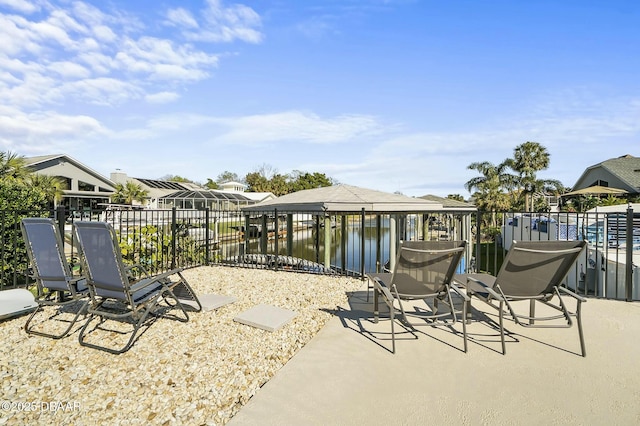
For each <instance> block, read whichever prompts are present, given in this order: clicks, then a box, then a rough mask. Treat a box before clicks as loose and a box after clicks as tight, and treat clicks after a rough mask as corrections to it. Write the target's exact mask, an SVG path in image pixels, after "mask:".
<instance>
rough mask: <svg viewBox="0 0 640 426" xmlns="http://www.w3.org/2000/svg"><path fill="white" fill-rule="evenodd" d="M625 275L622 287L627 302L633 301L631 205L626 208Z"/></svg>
mask: <svg viewBox="0 0 640 426" xmlns="http://www.w3.org/2000/svg"><path fill="white" fill-rule="evenodd" d="M625 255H626V256H625V257H626V261H625V274H624V285H625V293H626V300H627V302H631V301H633V292H632V290H633V208H632V207H631V204H629V207H628V208H627V235H626V250H625Z"/></svg>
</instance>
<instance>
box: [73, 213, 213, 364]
mask: <svg viewBox="0 0 640 426" xmlns="http://www.w3.org/2000/svg"><path fill="white" fill-rule="evenodd" d="M74 230H75V235H76V238H77V241H78V246H79V254H80V259H81V261H82V265H83V269H84V271H85V273H86V276H87V284H88V286H89V291H90V299H91V301H90V303H89V307H88V313H89V315H90V317H89V319H88V320H87V322H86V323H85V324H84V326H83V327H82V329H81V330H80V335H79V341H80V344H81V345H83V346H88V347H91V348H94V349H100V350H104V351H107V352H111V353H115V354H120V353H123V352H126V351H127V350H129V348H131V346H132V345H133V343H134V339H135V337H136V335H137V333H138V331H139V329H140V327H141V326H142V325H143V324H144V323H145V321H146V320H147V318H148V316H149V314H152V315H155V314H156V310H158V309H160V306H159V304H160V302H162V301H164V302H165V303H167V305H169V307H172V308H178V309H179V310H180V311H181V312H182V314H183V315H184V317H183V318H180V317H177V316H176V317H175V318H176V319H178V320H179V321H183V322H187V321H188V320H189V314H188V313H187V311H186V309H185V304H183V302H182V301H181V298H184V297H188V298H190V299H191V300H192V301H194V302H195V305H196V306H197V307H196V310H200V309H202V305H201V304H200V302H199V300H198V298H197V297H196V295H195V293H194V292H193V290H192V289H191V287H190V286H189V284H188V282H187V280H186V279H185V278H184V276H183V275H182V268H177V269H172V270H170V271H167V272H164V273H162V274H158V275H154V276H148V275H143V276H142V278H141V279H139V280H137V281H135V280H132V279H131V275H130V274H129V269H130V268H127V267H126V266H125V265H124V263H123V261H122V254H121V251H120V246H119V244H118V240H117V236H116V233H115V230H114V229H113V227H112V226H111V225H109V224H108V223H105V222H83V221H80V222H76V223H75V224H74ZM176 293H180V296H178V295H177V294H176ZM183 300H184V299H183ZM96 317H99V318H100V319H101V322H100V324H102V323H103V322H105V321H106V320H108V319H112V320H119V321H131V322H133V332H132V334H131V337H130V338H129V340H128V342H127V343H126V344H125V345H124V347H122V348H121V349H112V348H108V347H106V346H100V345H97V344H94V343H90V342H87V341H86V340H85V334H86V332H87V327H88V326H89V324H90V323H91V322H92V321H93V319H95V318H96Z"/></svg>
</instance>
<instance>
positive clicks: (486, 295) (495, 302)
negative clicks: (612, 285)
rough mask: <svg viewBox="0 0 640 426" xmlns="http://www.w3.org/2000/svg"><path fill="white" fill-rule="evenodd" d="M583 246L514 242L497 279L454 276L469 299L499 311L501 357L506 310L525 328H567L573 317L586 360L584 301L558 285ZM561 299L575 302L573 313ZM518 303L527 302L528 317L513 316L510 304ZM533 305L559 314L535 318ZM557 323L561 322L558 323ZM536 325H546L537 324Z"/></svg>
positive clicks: (563, 243) (504, 352) (475, 275)
mask: <svg viewBox="0 0 640 426" xmlns="http://www.w3.org/2000/svg"><path fill="white" fill-rule="evenodd" d="M585 245H586V242H585V241H514V243H513V244H512V245H511V248H510V249H509V252H508V253H507V256H506V257H505V259H504V262H503V264H502V267H501V268H500V271H499V272H498V275H497V276H495V277H494V276H492V275H489V274H466V275H456V277H455V280H456V281H458V282H463V283H464V280H466V283H464V284H465V286H466V288H467V294H468V295H469V296H471V297H476V298H478V299H480V300H482V301H484V302H486V303H488V304H489V305H491V306H493V307H494V308H496V309H498V312H499V326H500V340H501V343H502V353H503V354H506V347H505V337H504V334H505V333H504V321H503V318H504V314H505V307H506V310H507V311H508V313H509V315H510V316H511V318H512V319H513V320H514V321H515V323H516V324H519V325H521V326H524V327H540V328H568V327H571V326H572V324H573V321H572V319H571V318H572V317H575V318H576V322H577V323H578V334H579V336H580V348H581V351H582V356H586V350H585V344H584V335H583V332H582V316H581V306H582V302H586V299H585V298H584V297H581V296H579V295H577V294H576V293H574V292H572V291H571V290H569V289H567V288H566V287H562V285H561V284H562V281H563V280H564V279H565V277H566V276H567V274H568V273H569V270H570V269H571V267H572V266H573V265H574V263H575V262H576V260H577V258H578V256H579V255H580V252H581V251H582V250H583V248H584V247H585ZM563 296H570V297H572V298H573V299H575V300H576V310H575V312H571V311H569V309H568V308H567V305H566V303H565V300H564V298H563ZM554 297H557V298H558V301H557V303H552V299H554ZM518 301H528V302H529V313H528V315H524V314H521V313H516V311H515V310H514V308H513V304H514V303H515V302H518ZM536 302H539V303H543V304H544V305H546V306H548V307H550V308H553V310H556V311H559V312H560V314H554V315H548V314H545V315H542V316H536V314H535V306H536V305H535V304H536ZM560 319H564V322H560V323H559V321H558V320H560ZM537 321H549V322H547V323H543V324H536V322H537Z"/></svg>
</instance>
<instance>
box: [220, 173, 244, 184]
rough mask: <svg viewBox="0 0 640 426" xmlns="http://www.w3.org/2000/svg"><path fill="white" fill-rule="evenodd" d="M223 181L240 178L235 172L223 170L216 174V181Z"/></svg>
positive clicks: (232, 180)
mask: <svg viewBox="0 0 640 426" xmlns="http://www.w3.org/2000/svg"><path fill="white" fill-rule="evenodd" d="M225 182H241V180H240V177H239V176H238V174H237V173H234V172H230V171H228V170H225V171H224V172H222V173H220V174H219V175H218V177H217V178H216V183H218V184H220V183H225Z"/></svg>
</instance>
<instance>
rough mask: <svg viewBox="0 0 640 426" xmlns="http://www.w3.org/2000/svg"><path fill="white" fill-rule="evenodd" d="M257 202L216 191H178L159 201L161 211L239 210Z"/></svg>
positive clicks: (242, 196) (232, 193)
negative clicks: (171, 209) (175, 209)
mask: <svg viewBox="0 0 640 426" xmlns="http://www.w3.org/2000/svg"><path fill="white" fill-rule="evenodd" d="M255 203H256V201H255V200H252V199H251V198H249V197H246V196H244V195H242V194H240V193H234V192H225V191H216V190H213V189H211V190H185V191H176V192H174V193H171V194H169V195H165V196H163V197H160V198H159V199H158V205H159V208H161V209H170V208H173V207H175V208H178V209H193V210H205V209H210V210H239V209H240V208H241V207H243V206H249V205H252V204H255Z"/></svg>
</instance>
